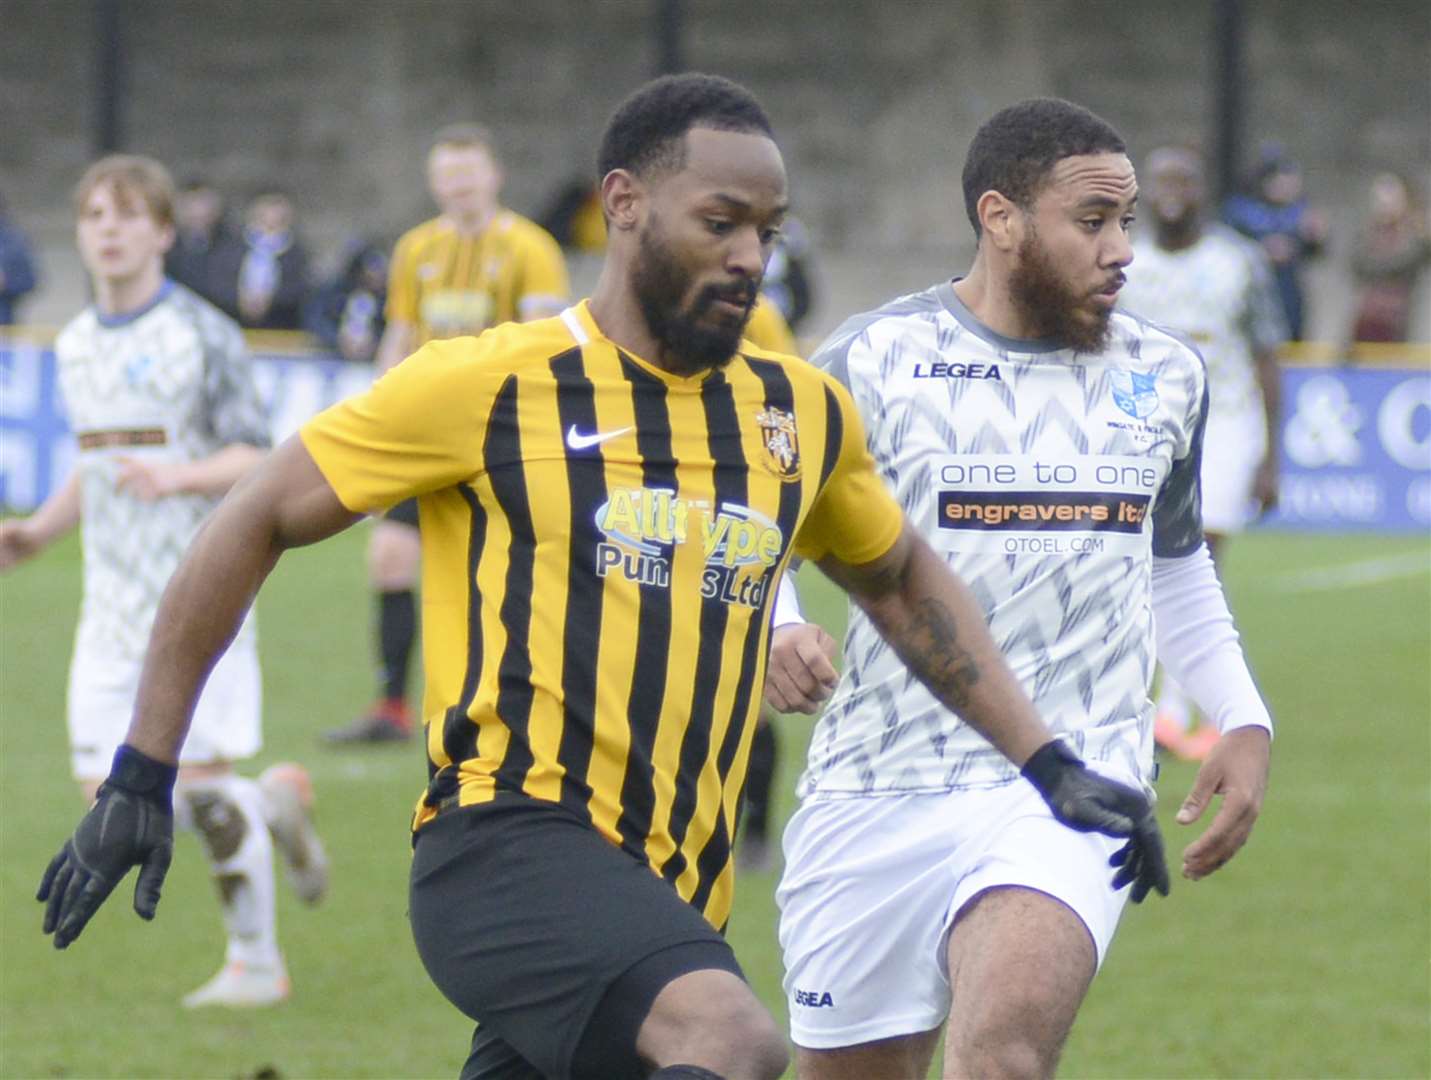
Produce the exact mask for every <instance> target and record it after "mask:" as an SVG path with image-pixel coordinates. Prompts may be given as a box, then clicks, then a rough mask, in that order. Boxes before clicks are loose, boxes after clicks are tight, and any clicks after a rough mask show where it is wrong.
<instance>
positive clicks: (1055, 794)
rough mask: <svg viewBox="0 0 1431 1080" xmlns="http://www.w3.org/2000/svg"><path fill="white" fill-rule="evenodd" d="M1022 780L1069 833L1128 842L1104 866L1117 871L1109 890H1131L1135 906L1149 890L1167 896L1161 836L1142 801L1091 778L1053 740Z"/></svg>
mask: <svg viewBox="0 0 1431 1080" xmlns="http://www.w3.org/2000/svg"><path fill="white" fill-rule="evenodd" d="M1023 774H1024V776H1025V777H1026V778H1027V779H1028V780H1029V782H1030V783H1032V784H1033V786H1034V787H1036V788H1037V789H1038V792H1039V794H1040V795H1042V796H1043V798H1044V801H1045V802H1046V803H1048V805H1049V809H1050V810H1052V811H1053V816H1054V817H1055V818H1057V819H1058V820H1059V821H1060V822H1062V823H1063V824H1064V825H1067V826H1068V827H1069V828H1070V829H1074V830H1076V831H1078V832H1099V833H1103V834H1104V835H1105V836H1126V837H1127V838H1128V842H1127V843H1126V844H1124V845H1123V847H1122V848H1120V849H1119V850H1118V851H1117V852H1115V853H1114V854H1113V857H1112V858H1111V859H1109V860H1108V861H1109V864H1110V865H1111V866H1115V867H1117V868H1118V872H1117V873H1116V874H1114V876H1113V888H1115V889H1121V888H1124V887H1125V886H1127V885H1132V886H1133V891H1132V893H1131V894H1130V899H1131V900H1132V901H1133V903H1135V904H1141V903H1142V902H1143V899H1144V898H1145V897H1146V896H1147V895H1148V893H1149V892H1151V891H1153V890H1154V889H1156V890H1157V891H1158V892H1159V893H1160V894H1162V895H1163V896H1167V895H1168V890H1169V888H1170V887H1171V883H1170V881H1169V878H1168V862H1167V857H1166V856H1165V855H1164V853H1163V834H1162V832H1161V831H1160V830H1159V829H1158V819H1157V818H1156V817H1155V816H1154V814H1153V805H1152V803H1151V802H1150V801H1149V800H1148V797H1147V796H1146V795H1144V794H1143V793H1142V792H1141V791H1139V790H1137V789H1136V788H1132V787H1129V786H1128V785H1127V784H1120V783H1118V781H1116V780H1110V779H1108V778H1107V777H1106V776H1100V775H1099V774H1098V773H1096V772H1093V771H1092V770H1090V769H1089V768H1088V767H1087V766H1086V765H1085V764H1084V763H1083V761H1082V759H1081V758H1079V756H1078V755H1077V754H1075V753H1074V752H1073V751H1072V750H1071V749H1070V748H1069V747H1068V746H1067V745H1065V744H1064V743H1062V742H1060V741H1058V740H1057V739H1054V740H1051V741H1050V742H1046V743H1044V744H1043V745H1042V746H1041V747H1039V748H1038V749H1037V750H1035V751H1034V752H1033V754H1032V755H1031V756H1030V757H1029V759H1028V761H1026V762H1025V763H1024V767H1023Z"/></svg>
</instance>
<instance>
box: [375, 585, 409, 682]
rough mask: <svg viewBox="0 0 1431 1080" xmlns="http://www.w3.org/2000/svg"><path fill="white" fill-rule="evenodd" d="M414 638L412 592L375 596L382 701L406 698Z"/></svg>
mask: <svg viewBox="0 0 1431 1080" xmlns="http://www.w3.org/2000/svg"><path fill="white" fill-rule="evenodd" d="M416 636H417V604H416V602H415V600H414V598H413V594H412V590H411V589H396V590H393V591H392V592H381V593H379V594H378V649H379V651H380V653H381V655H382V660H383V697H385V698H398V699H402V698H405V697H407V668H408V660H409V658H410V657H411V656H412V642H413V638H414V637H416Z"/></svg>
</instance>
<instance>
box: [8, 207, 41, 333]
mask: <svg viewBox="0 0 1431 1080" xmlns="http://www.w3.org/2000/svg"><path fill="white" fill-rule="evenodd" d="M38 280H39V278H38V275H37V273H36V271H35V254H34V252H33V251H32V250H31V248H30V241H29V238H28V237H26V236H25V234H24V233H22V232H21V231H20V230H19V229H18V228H16V227H15V226H14V225H13V224H11V222H10V217H9V215H8V214H7V213H6V212H5V198H4V196H3V195H0V326H9V325H10V324H11V323H13V322H15V318H16V308H17V307H18V305H19V301H20V298H21V297H23V296H24V295H25V294H26V293H28V292H29V291H30V290H32V289H33V288H34V287H35V285H36V283H37V281H38Z"/></svg>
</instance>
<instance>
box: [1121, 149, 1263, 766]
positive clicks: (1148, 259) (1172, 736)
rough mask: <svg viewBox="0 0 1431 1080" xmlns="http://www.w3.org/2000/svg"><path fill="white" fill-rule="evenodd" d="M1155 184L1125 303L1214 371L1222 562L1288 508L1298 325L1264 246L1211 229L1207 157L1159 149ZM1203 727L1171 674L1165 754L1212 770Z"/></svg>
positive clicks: (1210, 460)
mask: <svg viewBox="0 0 1431 1080" xmlns="http://www.w3.org/2000/svg"><path fill="white" fill-rule="evenodd" d="M1143 180H1144V187H1143V203H1144V205H1145V206H1146V207H1147V208H1148V209H1149V210H1150V211H1151V214H1152V219H1153V228H1152V236H1151V238H1147V237H1146V236H1145V237H1142V238H1140V239H1139V240H1137V241H1135V243H1134V244H1133V252H1134V255H1135V265H1134V267H1133V269H1132V270H1130V271H1129V273H1128V284H1127V286H1126V287H1125V288H1124V290H1123V294H1122V296H1121V297H1120V298H1119V303H1120V304H1121V305H1122V306H1123V307H1124V308H1126V309H1127V310H1129V311H1132V312H1135V313H1136V314H1138V315H1139V316H1141V317H1143V318H1145V319H1149V320H1151V321H1153V322H1155V323H1159V324H1161V325H1163V326H1166V327H1169V328H1171V329H1173V330H1175V331H1177V332H1178V333H1181V334H1184V335H1186V336H1187V337H1188V338H1189V339H1191V341H1192V343H1193V344H1194V345H1195V346H1196V348H1197V349H1198V351H1199V352H1200V353H1202V356H1203V359H1204V360H1206V361H1207V385H1208V396H1209V400H1210V405H1209V411H1208V419H1207V435H1206V438H1205V439H1204V440H1203V455H1202V523H1203V530H1204V534H1205V536H1206V538H1207V547H1208V550H1209V551H1210V552H1211V553H1212V557H1213V560H1214V561H1216V560H1217V558H1218V555H1219V552H1220V551H1221V548H1222V539H1223V537H1225V536H1227V535H1228V534H1230V533H1237V532H1240V531H1241V530H1242V528H1243V527H1244V526H1245V525H1246V524H1247V523H1248V522H1249V521H1250V520H1252V519H1253V518H1255V517H1259V516H1261V515H1262V514H1264V513H1266V512H1267V511H1268V510H1270V509H1271V508H1272V507H1273V506H1274V505H1276V502H1277V442H1278V431H1279V426H1280V425H1279V420H1278V416H1279V408H1280V400H1281V395H1280V393H1279V390H1280V384H1279V381H1278V380H1279V378H1280V376H1279V373H1278V370H1277V349H1278V347H1279V346H1281V344H1282V343H1283V342H1284V341H1286V340H1287V324H1286V319H1285V317H1284V316H1283V314H1282V304H1281V300H1280V299H1279V298H1278V296H1277V285H1276V282H1275V280H1274V279H1273V277H1272V272H1271V269H1270V267H1269V266H1268V264H1267V256H1266V255H1265V254H1264V253H1263V251H1262V249H1261V247H1259V246H1258V245H1257V244H1254V243H1253V242H1252V241H1250V240H1247V239H1246V238H1244V237H1242V236H1241V235H1239V234H1238V233H1236V232H1234V231H1233V230H1231V229H1229V228H1227V227H1226V226H1224V225H1220V224H1216V223H1214V224H1206V223H1204V221H1203V207H1204V203H1205V200H1206V182H1205V178H1204V172H1203V163H1202V159H1201V157H1200V156H1199V155H1198V154H1197V153H1196V152H1195V151H1193V150H1190V149H1186V148H1183V147H1162V148H1160V149H1157V150H1154V151H1153V152H1152V153H1151V154H1149V155H1148V160H1147V162H1146V163H1145V165H1144V168H1143ZM1191 721H1192V709H1191V708H1190V706H1189V703H1188V700H1187V695H1186V694H1184V693H1183V690H1182V687H1181V686H1179V685H1178V682H1177V680H1176V679H1174V678H1172V677H1171V676H1170V675H1169V674H1168V673H1167V672H1166V671H1165V672H1163V675H1162V679H1161V682H1160V684H1159V688H1158V697H1157V718H1156V720H1155V722H1154V728H1153V730H1154V734H1155V736H1156V738H1157V741H1158V744H1159V745H1160V746H1163V747H1164V748H1165V749H1167V750H1169V751H1171V752H1172V753H1174V754H1176V755H1177V756H1179V757H1181V758H1184V759H1186V760H1189V761H1201V760H1202V759H1203V758H1205V757H1206V756H1207V753H1208V751H1209V750H1210V749H1211V748H1212V744H1213V743H1215V742H1216V741H1217V728H1216V727H1215V726H1213V725H1212V724H1207V723H1204V724H1200V725H1198V726H1197V727H1193V725H1192V722H1191Z"/></svg>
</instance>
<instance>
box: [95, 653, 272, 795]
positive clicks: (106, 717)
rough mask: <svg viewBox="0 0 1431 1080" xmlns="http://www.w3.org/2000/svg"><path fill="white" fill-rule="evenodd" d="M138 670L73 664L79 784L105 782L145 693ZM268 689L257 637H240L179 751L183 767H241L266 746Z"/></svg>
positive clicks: (107, 660) (213, 676) (135, 665)
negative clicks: (140, 696)
mask: <svg viewBox="0 0 1431 1080" xmlns="http://www.w3.org/2000/svg"><path fill="white" fill-rule="evenodd" d="M140 666H141V665H140V664H139V662H137V661H130V660H116V659H115V658H113V657H102V656H95V655H93V654H89V655H86V651H85V650H81V649H77V650H76V651H75V655H74V659H73V660H72V661H71V662H70V682H69V710H68V711H69V730H70V763H71V767H72V768H73V770H74V776H75V779H76V780H81V781H83V780H103V779H104V778H105V777H106V776H108V775H109V766H110V764H111V761H112V759H113V758H114V752H115V751H116V750H117V749H119V744H120V743H122V742H123V741H124V736H125V733H126V732H127V731H128V730H129V721H130V718H131V716H132V715H133V713H134V699H135V698H136V697H137V696H138V693H139V672H140ZM262 706H263V686H262V681H261V679H260V676H259V670H258V648H257V644H256V641H255V638H254V637H253V635H251V634H249V635H240V636H239V637H238V639H237V640H235V641H234V643H233V645H232V646H230V647H229V649H228V651H227V652H225V653H224V655H223V656H221V657H219V662H218V663H217V664H215V665H214V670H213V671H211V672H210V673H209V681H208V682H207V683H206V684H205V685H204V692H203V694H202V695H200V697H199V704H198V706H197V707H196V708H195V709H194V722H193V724H192V725H190V727H189V735H188V738H187V739H185V740H184V747H183V749H182V750H181V751H180V752H179V764H181V765H208V764H212V763H214V762H220V761H242V760H243V759H245V758H250V757H253V756H254V755H255V754H257V753H258V751H259V747H260V746H262V744H263V733H262V727H261V723H260V717H261V715H262Z"/></svg>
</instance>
